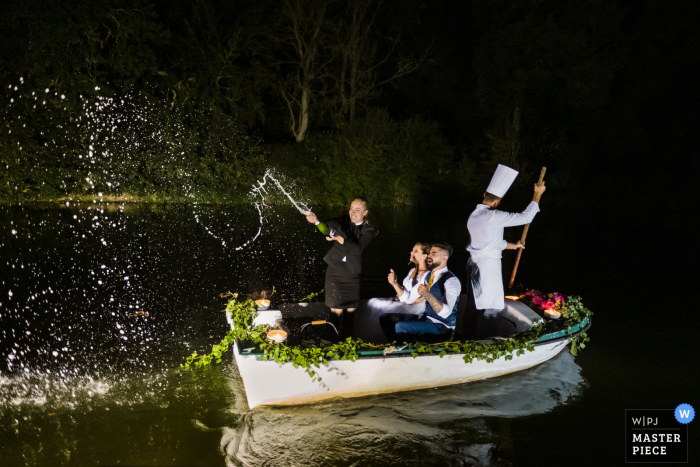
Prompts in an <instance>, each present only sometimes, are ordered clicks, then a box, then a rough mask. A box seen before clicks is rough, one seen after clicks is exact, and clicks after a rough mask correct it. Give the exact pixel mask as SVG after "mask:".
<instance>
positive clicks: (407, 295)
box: [399, 268, 429, 305]
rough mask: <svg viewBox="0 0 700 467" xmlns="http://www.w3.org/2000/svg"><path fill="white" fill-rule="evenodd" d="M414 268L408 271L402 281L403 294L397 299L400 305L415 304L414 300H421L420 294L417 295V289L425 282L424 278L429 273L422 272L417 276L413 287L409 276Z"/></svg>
mask: <svg viewBox="0 0 700 467" xmlns="http://www.w3.org/2000/svg"><path fill="white" fill-rule="evenodd" d="M415 269H416V268H413V269H411V270H410V271H408V275H407V276H406V278H405V279H404V280H403V294H401V296H400V297H399V300H400V301H401V303H405V304H407V305H410V304H413V303H415V301H416V300H418V299H419V298H421V296H420V294H419V293H418V287H419V286H420V285H421V284H423V282H424V280H425V276H426V275H427V274H428V272H429V271H423V272H421V273H420V274H419V275H418V280H417V281H416V285H413V279H411V275H412V274H413V271H415Z"/></svg>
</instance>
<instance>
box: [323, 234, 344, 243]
mask: <svg viewBox="0 0 700 467" xmlns="http://www.w3.org/2000/svg"><path fill="white" fill-rule="evenodd" d="M326 240H328V241H329V242H332V241H334V240H335V241H336V242H338V243H340V244H341V245H342V244H343V243H345V238H343V236H342V235H334V236H332V237H326Z"/></svg>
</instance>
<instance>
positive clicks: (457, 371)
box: [233, 338, 567, 409]
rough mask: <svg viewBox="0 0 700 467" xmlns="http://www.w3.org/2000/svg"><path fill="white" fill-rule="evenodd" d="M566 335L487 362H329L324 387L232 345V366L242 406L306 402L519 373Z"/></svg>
mask: <svg viewBox="0 0 700 467" xmlns="http://www.w3.org/2000/svg"><path fill="white" fill-rule="evenodd" d="M566 344H567V339H565V338H562V339H556V340H553V341H549V342H543V343H538V344H537V345H536V347H535V350H534V351H533V352H527V351H526V352H525V353H524V354H523V355H520V356H516V355H513V358H512V359H511V360H506V359H505V357H500V358H498V359H497V360H494V361H493V362H491V363H487V362H486V361H484V360H481V361H478V360H474V361H473V362H471V363H465V362H464V361H463V359H462V357H463V355H459V354H448V355H445V356H443V357H442V358H440V356H439V355H420V356H418V357H416V358H413V357H411V356H409V355H405V354H404V355H396V356H392V355H387V356H379V357H374V358H361V359H360V360H358V361H355V362H353V361H350V360H333V361H330V362H329V363H328V364H327V365H322V366H321V367H320V368H318V369H315V371H316V372H317V373H318V375H319V376H320V377H321V378H322V380H323V382H324V383H325V384H326V387H323V385H322V384H320V383H319V382H318V381H315V382H314V381H312V379H311V377H309V375H308V374H307V373H306V372H305V371H304V370H302V369H300V368H294V367H293V366H292V365H291V364H290V363H286V364H284V365H279V364H277V363H276V362H274V361H265V360H258V359H257V358H256V357H255V356H254V355H250V356H248V355H243V354H241V353H240V352H239V349H238V346H237V345H233V349H234V355H235V359H236V363H237V365H238V370H239V372H240V374H241V377H242V379H243V384H244V385H245V392H246V397H247V399H248V406H249V407H250V408H251V409H252V408H254V407H257V406H259V405H296V404H307V403H313V402H318V401H322V400H325V399H333V398H349V397H362V396H367V395H373V394H382V393H391V392H402V391H411V390H414V389H425V388H434V387H438V386H448V385H452V384H459V383H466V382H469V381H476V380H481V379H486V378H494V377H497V376H501V375H505V374H508V373H513V372H516V371H521V370H524V369H527V368H531V367H533V366H536V365H539V364H540V363H543V362H545V361H547V360H549V359H551V358H552V357H554V356H556V355H557V354H558V353H559V352H561V351H562V349H564V348H565V347H566Z"/></svg>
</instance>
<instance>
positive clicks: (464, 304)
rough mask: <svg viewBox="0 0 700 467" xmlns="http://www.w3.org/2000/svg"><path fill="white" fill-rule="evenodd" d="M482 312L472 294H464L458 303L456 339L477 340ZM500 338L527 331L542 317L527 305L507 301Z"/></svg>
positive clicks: (502, 315)
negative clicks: (477, 307)
mask: <svg viewBox="0 0 700 467" xmlns="http://www.w3.org/2000/svg"><path fill="white" fill-rule="evenodd" d="M480 313H481V312H480V311H479V310H477V309H476V305H475V304H474V298H473V296H472V295H471V293H466V294H462V295H460V296H459V302H457V323H456V324H455V332H454V338H455V339H460V340H471V339H476V335H477V326H478V322H479V315H480ZM501 317H502V319H501V324H500V326H499V329H498V337H510V336H513V335H515V334H518V333H520V332H524V331H527V330H528V329H530V327H531V326H532V325H533V324H535V323H536V322H537V321H538V320H541V319H542V318H540V316H539V315H538V314H537V313H535V312H534V311H532V310H531V309H530V308H529V307H528V306H527V305H525V304H524V303H522V302H520V301H518V300H511V299H508V298H506V299H505V308H504V310H503V313H502V314H501Z"/></svg>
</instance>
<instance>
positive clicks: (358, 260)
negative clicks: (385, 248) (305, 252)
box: [323, 216, 376, 274]
mask: <svg viewBox="0 0 700 467" xmlns="http://www.w3.org/2000/svg"><path fill="white" fill-rule="evenodd" d="M325 224H326V225H327V226H328V227H329V228H331V229H333V230H335V231H336V235H340V236H341V237H343V238H344V239H345V243H343V244H342V245H341V244H340V243H338V242H333V247H332V248H331V249H330V251H329V252H328V253H327V254H326V256H324V257H323V261H325V262H326V263H328V264H339V263H342V262H343V257H346V261H345V264H346V265H347V268H348V272H350V274H360V273H361V272H362V252H363V251H364V250H365V248H367V246H368V245H369V244H370V242H371V241H372V239H373V238H374V237H375V235H376V233H375V230H374V227H372V226H371V225H369V224H367V223H365V224H362V225H355V224H354V223H353V222H351V221H350V217H349V216H343V217H339V218H337V219H332V220H330V221H326V223H325Z"/></svg>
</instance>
